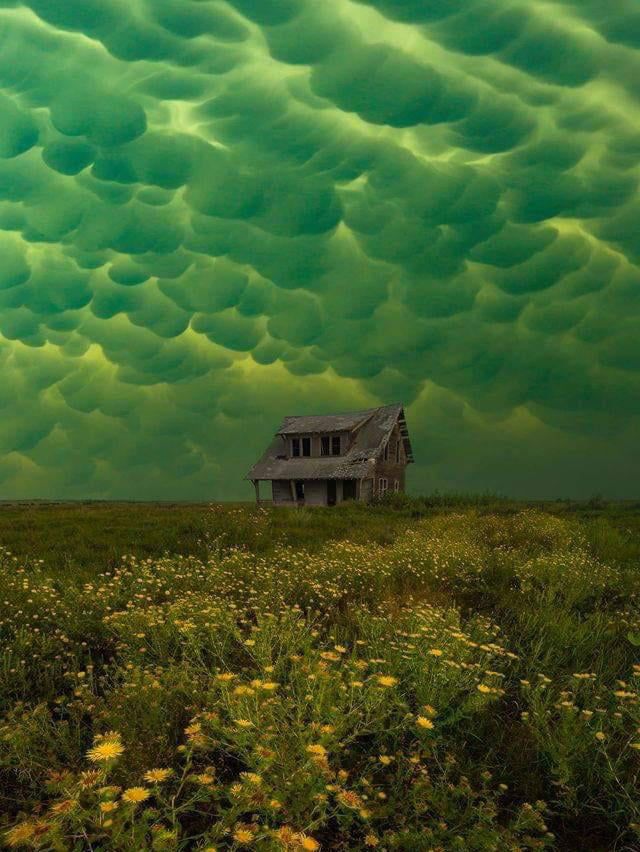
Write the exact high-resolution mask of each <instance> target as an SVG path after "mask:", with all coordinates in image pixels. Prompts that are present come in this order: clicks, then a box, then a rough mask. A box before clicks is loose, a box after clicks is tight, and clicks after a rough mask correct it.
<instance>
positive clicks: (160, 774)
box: [144, 769, 173, 784]
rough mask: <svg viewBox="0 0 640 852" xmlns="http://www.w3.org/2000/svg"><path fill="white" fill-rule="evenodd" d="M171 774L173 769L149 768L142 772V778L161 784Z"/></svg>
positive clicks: (151, 782)
mask: <svg viewBox="0 0 640 852" xmlns="http://www.w3.org/2000/svg"><path fill="white" fill-rule="evenodd" d="M172 774H173V769H149V771H148V772H145V773H144V780H145V781H148V782H149V783H150V784H161V783H162V782H163V781H166V780H167V778H169V777H170V776H171V775H172Z"/></svg>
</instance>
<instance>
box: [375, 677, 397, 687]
mask: <svg viewBox="0 0 640 852" xmlns="http://www.w3.org/2000/svg"><path fill="white" fill-rule="evenodd" d="M397 683H398V678H397V677H391V675H378V684H379V685H380V686H384V687H390V686H396V684H397Z"/></svg>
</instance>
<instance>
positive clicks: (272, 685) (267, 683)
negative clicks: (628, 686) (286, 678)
mask: <svg viewBox="0 0 640 852" xmlns="http://www.w3.org/2000/svg"><path fill="white" fill-rule="evenodd" d="M279 686H280V684H279V683H276V682H275V681H273V680H267V681H265V682H264V683H263V684H262V686H261V687H260V689H266V690H267V692H273V690H274V689H277V688H278V687H279Z"/></svg>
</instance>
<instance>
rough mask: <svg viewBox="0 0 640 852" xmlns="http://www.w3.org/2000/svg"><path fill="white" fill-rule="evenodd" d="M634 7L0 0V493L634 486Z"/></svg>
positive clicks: (628, 492)
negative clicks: (396, 468) (349, 483)
mask: <svg viewBox="0 0 640 852" xmlns="http://www.w3.org/2000/svg"><path fill="white" fill-rule="evenodd" d="M639 163H640V4H639V3H638V0H614V2H610V1H609V2H604V0H359V2H355V0H226V2H225V0H64V2H61V0H27V1H26V2H24V3H19V2H13V0H0V498H9V497H11V498H13V497H34V496H39V497H82V496H92V497H136V498H156V497H157V498H180V499H189V498H196V499H209V498H212V499H213V498H221V497H233V498H239V497H243V496H246V497H249V496H250V495H251V493H252V488H251V486H249V487H247V485H246V483H243V481H242V477H243V476H244V474H245V472H246V470H247V468H248V467H249V465H250V464H251V463H252V462H253V461H254V460H255V458H256V457H257V455H258V454H259V453H260V452H261V450H262V448H263V445H265V444H266V443H267V441H268V440H269V438H270V436H271V435H272V433H273V431H274V430H275V428H276V427H277V425H278V423H279V420H280V419H281V417H282V416H283V415H285V414H300V413H305V412H323V411H340V410H349V409H358V408H366V407H369V406H372V405H376V404H381V403H386V402H394V401H403V402H404V403H405V404H406V406H407V409H406V411H407V419H408V423H409V428H410V431H411V433H412V438H413V445H414V450H415V455H416V459H417V463H416V464H415V465H414V466H413V467H412V468H411V469H410V483H411V488H412V490H414V491H431V490H433V489H435V488H439V489H441V490H448V489H462V488H464V489H473V490H485V489H491V490H498V491H502V492H505V493H509V494H513V495H517V496H527V495H528V496H548V495H549V496H568V495H573V496H589V495H591V494H593V493H595V492H602V493H604V494H605V495H608V496H618V497H624V496H627V497H629V496H638V491H639V490H640V489H639V488H638V483H639V481H640V451H639V448H638V446H639V443H640V193H639V190H638V178H639V176H640V165H639Z"/></svg>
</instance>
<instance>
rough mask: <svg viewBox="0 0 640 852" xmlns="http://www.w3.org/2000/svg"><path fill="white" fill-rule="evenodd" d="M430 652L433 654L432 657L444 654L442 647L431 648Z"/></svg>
mask: <svg viewBox="0 0 640 852" xmlns="http://www.w3.org/2000/svg"><path fill="white" fill-rule="evenodd" d="M429 653H430V654H431V656H432V657H441V656H442V651H441V650H440V648H431V650H430V651H429Z"/></svg>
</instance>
